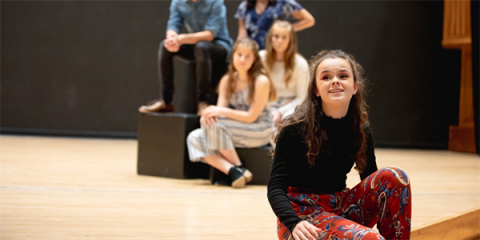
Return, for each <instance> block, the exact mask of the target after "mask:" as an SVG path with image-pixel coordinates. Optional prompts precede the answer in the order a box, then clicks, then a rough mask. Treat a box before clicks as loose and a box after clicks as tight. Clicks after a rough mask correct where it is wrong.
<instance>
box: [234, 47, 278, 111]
mask: <svg viewBox="0 0 480 240" xmlns="http://www.w3.org/2000/svg"><path fill="white" fill-rule="evenodd" d="M239 45H242V46H244V47H246V48H250V49H251V50H252V52H253V55H254V58H255V60H254V61H253V64H252V66H251V67H250V69H248V81H249V82H248V101H250V102H252V101H253V96H254V93H255V79H256V78H257V77H258V76H259V75H265V76H266V77H267V78H268V82H269V84H270V92H269V96H268V99H269V101H274V100H275V99H276V98H277V91H276V88H275V85H273V82H272V80H271V79H270V76H269V74H268V72H267V70H266V69H265V66H264V65H263V63H262V60H261V59H260V55H259V54H258V44H257V42H255V41H254V40H252V39H250V38H242V39H239V40H237V41H236V42H235V45H233V49H232V54H230V55H231V56H230V65H228V72H227V75H228V80H227V93H226V96H227V99H229V100H230V98H231V97H232V94H233V93H234V92H235V84H236V81H235V77H234V75H235V72H237V69H235V66H234V65H233V55H234V54H235V51H236V50H237V47H238V46H239Z"/></svg>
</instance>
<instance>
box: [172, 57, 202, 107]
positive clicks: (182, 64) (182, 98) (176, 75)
mask: <svg viewBox="0 0 480 240" xmlns="http://www.w3.org/2000/svg"><path fill="white" fill-rule="evenodd" d="M173 84H174V92H173V99H172V103H173V106H175V112H176V113H192V114H194V113H196V112H197V100H196V96H197V80H196V74H195V60H193V59H188V58H184V57H181V56H178V55H177V56H174V57H173Z"/></svg>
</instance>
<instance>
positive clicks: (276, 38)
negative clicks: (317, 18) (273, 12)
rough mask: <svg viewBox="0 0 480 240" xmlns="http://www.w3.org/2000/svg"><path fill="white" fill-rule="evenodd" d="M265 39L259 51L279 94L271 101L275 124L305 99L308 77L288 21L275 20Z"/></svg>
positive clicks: (306, 68)
mask: <svg viewBox="0 0 480 240" xmlns="http://www.w3.org/2000/svg"><path fill="white" fill-rule="evenodd" d="M266 42H267V43H266V45H267V47H266V49H265V50H262V51H260V57H261V58H262V60H263V62H264V64H265V67H266V68H267V70H268V73H269V75H270V78H271V80H272V82H273V84H274V85H275V87H276V89H277V97H278V98H277V100H276V101H274V102H271V103H270V104H271V108H272V109H271V112H272V120H273V122H274V124H275V126H276V125H277V124H278V123H279V122H280V120H281V119H282V118H285V117H286V116H288V115H290V114H292V113H293V112H294V111H295V107H296V106H298V105H299V104H300V103H302V101H303V100H304V98H305V95H306V90H307V82H308V78H309V74H308V63H307V61H306V60H305V59H304V58H303V57H302V56H301V55H300V54H298V53H297V36H296V34H295V31H293V28H292V25H290V23H288V22H286V21H276V22H275V23H274V24H273V25H272V28H270V31H269V32H268V35H267V41H266Z"/></svg>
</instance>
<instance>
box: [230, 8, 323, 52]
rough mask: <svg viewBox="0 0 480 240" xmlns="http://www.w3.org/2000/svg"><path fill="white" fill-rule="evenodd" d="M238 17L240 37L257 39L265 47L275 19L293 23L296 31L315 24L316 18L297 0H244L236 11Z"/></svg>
mask: <svg viewBox="0 0 480 240" xmlns="http://www.w3.org/2000/svg"><path fill="white" fill-rule="evenodd" d="M235 18H237V19H238V38H237V39H240V38H244V37H249V38H251V39H253V40H255V41H256V42H257V43H258V45H259V47H260V50H262V49H265V39H266V37H267V33H268V30H270V27H271V26H272V24H273V22H274V21H275V20H284V21H288V22H290V23H291V24H292V26H293V30H294V31H295V32H298V31H301V30H303V29H306V28H309V27H312V26H313V25H315V18H314V17H313V16H312V15H311V14H310V13H309V12H308V11H307V10H306V9H304V8H303V7H302V6H301V5H300V4H299V3H297V2H296V1H295V0H244V1H243V2H242V3H241V4H240V5H239V6H238V9H237V12H236V13H235Z"/></svg>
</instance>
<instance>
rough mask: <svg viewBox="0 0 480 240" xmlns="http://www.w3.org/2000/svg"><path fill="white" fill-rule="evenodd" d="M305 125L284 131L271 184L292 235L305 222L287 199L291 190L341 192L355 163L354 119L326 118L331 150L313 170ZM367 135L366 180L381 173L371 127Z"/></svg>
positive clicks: (278, 210)
mask: <svg viewBox="0 0 480 240" xmlns="http://www.w3.org/2000/svg"><path fill="white" fill-rule="evenodd" d="M301 124H302V123H299V124H296V125H290V126H287V127H285V128H284V129H282V131H281V132H280V135H279V136H278V140H277V145H276V148H275V154H274V157H273V166H272V172H271V174H270V180H269V181H268V194H267V195H268V201H269V202H270V205H271V207H272V209H273V211H274V213H275V215H277V217H278V218H279V219H280V222H282V223H283V224H284V225H285V226H286V227H287V228H288V229H289V230H290V232H293V229H294V228H295V226H296V225H297V223H298V222H300V221H301V219H300V217H298V215H297V214H296V213H295V211H294V210H293V207H292V205H291V203H290V201H289V200H288V198H287V189H288V187H289V186H291V187H299V188H308V189H314V190H318V191H320V192H325V193H333V192H339V191H342V190H344V189H345V187H346V180H347V174H348V173H349V172H350V170H351V169H352V167H353V165H354V160H353V159H352V157H350V156H351V155H352V154H353V155H354V153H355V152H354V145H353V144H354V134H353V129H352V119H351V118H350V117H348V116H347V117H345V118H341V119H333V118H330V117H326V119H325V121H324V127H325V129H326V133H327V137H328V140H329V144H328V145H329V151H328V154H325V155H323V156H319V158H318V159H317V160H316V161H315V165H314V166H313V167H310V164H309V163H308V160H307V156H306V154H307V152H308V146H307V144H306V143H305V139H304V135H303V133H302V130H301ZM365 134H366V139H367V150H366V158H367V163H366V166H365V170H364V171H363V173H362V174H360V178H361V179H362V180H363V179H364V178H366V177H368V176H369V175H370V174H372V173H374V172H375V171H377V164H376V162H375V152H374V142H373V138H372V134H371V131H370V128H369V127H367V128H366V129H365ZM320 155H321V154H320Z"/></svg>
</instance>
